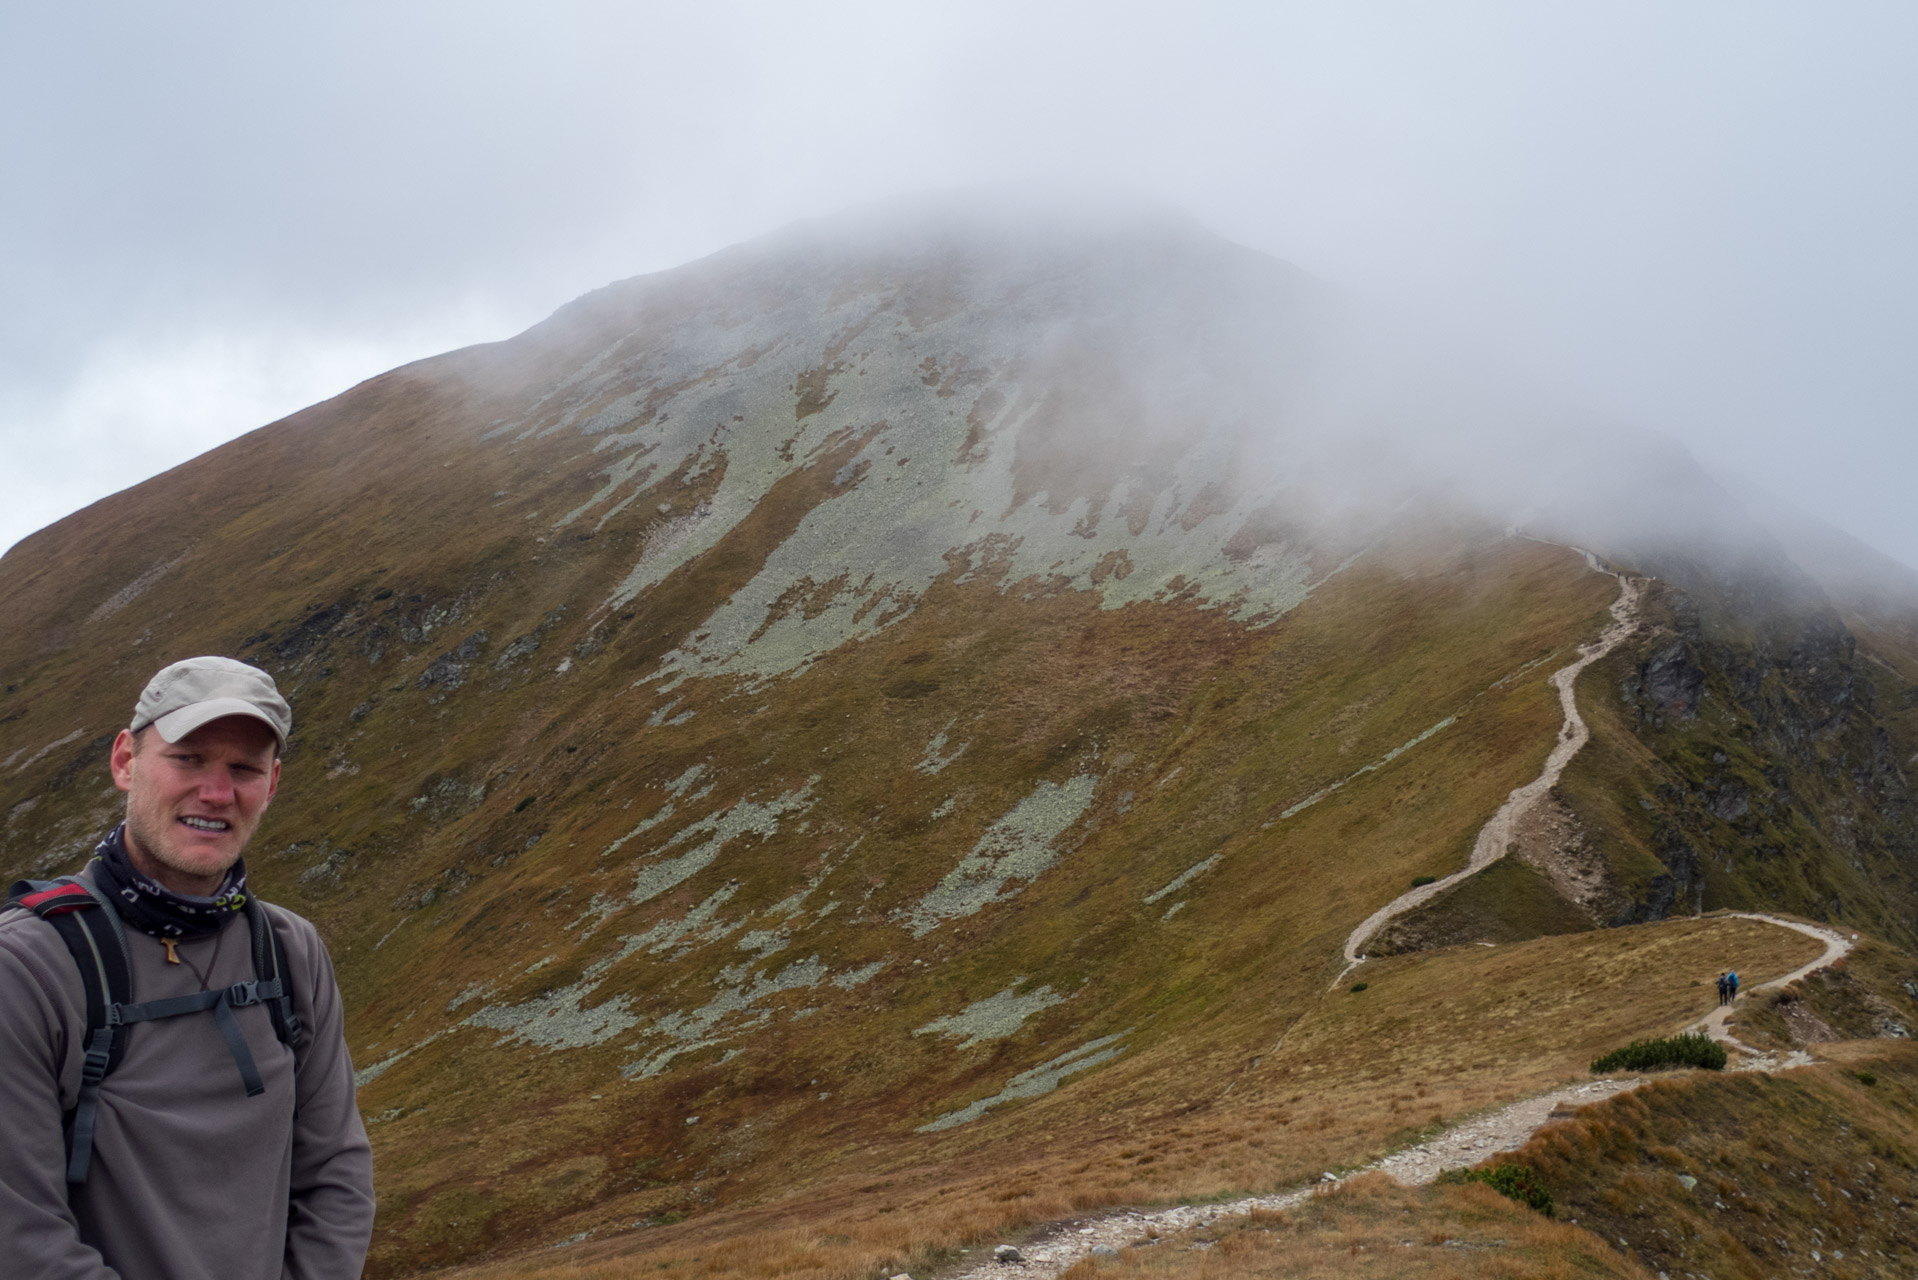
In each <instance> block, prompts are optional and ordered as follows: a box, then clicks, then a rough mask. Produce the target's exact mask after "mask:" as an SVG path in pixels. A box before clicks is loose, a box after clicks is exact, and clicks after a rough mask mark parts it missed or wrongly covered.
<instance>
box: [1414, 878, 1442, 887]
mask: <svg viewBox="0 0 1918 1280" xmlns="http://www.w3.org/2000/svg"><path fill="white" fill-rule="evenodd" d="M1437 883H1438V877H1437V876H1413V877H1412V887H1413V888H1414V889H1418V888H1422V887H1423V886H1425V885H1428V884H1437Z"/></svg>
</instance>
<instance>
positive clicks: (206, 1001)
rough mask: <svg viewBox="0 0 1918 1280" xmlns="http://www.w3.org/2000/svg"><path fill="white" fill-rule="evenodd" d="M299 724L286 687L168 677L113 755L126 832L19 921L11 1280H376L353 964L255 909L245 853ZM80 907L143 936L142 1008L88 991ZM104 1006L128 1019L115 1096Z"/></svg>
mask: <svg viewBox="0 0 1918 1280" xmlns="http://www.w3.org/2000/svg"><path fill="white" fill-rule="evenodd" d="M291 728H292V712H291V710H290V709H289V708H288V707H287V704H286V702H285V700H284V699H282V698H281V697H280V693H279V690H278V688H276V687H275V685H274V683H273V678H272V677H271V676H269V675H267V674H266V672H264V671H260V670H258V669H257V668H254V667H250V666H247V665H246V664H245V663H241V662H235V661H233V660H232V659H229V658H190V659H188V660H186V661H185V662H176V663H174V664H173V665H172V666H170V667H167V668H166V669H165V670H164V671H161V672H160V673H159V674H158V675H156V676H155V677H154V678H153V680H152V682H151V683H149V684H148V685H147V687H146V690H145V692H143V693H142V694H141V695H140V700H139V703H138V704H137V705H136V707H135V709H134V714H133V722H132V723H131V724H130V725H129V726H128V727H127V728H126V729H124V730H122V731H121V732H120V734H119V736H118V737H117V738H116V739H115V740H114V743H113V751H112V757H111V767H112V771H113V781H114V784H115V785H116V786H118V787H119V788H120V789H121V790H122V791H124V792H126V821H125V822H124V823H122V824H121V825H120V826H119V827H117V828H115V829H114V831H113V832H111V833H110V834H109V835H108V836H107V837H106V838H105V839H104V840H102V841H101V842H100V844H99V847H98V848H97V850H96V851H95V856H94V859H93V860H92V861H91V862H90V863H88V864H87V867H86V869H85V870H84V871H83V872H82V873H81V875H80V876H79V877H77V878H76V879H77V880H78V881H80V882H82V885H83V887H76V886H75V885H60V886H56V887H54V888H51V889H44V888H43V889H41V890H39V892H38V893H36V894H33V895H29V896H27V897H26V898H25V899H24V901H25V902H26V903H27V904H29V905H30V906H31V907H32V909H31V910H28V909H22V908H15V909H11V910H5V911H0V1118H3V1120H0V1122H3V1123H4V1126H5V1136H4V1138H0V1274H5V1275H7V1276H21V1277H29V1276H30V1277H33V1278H34V1280H188V1278H189V1277H191V1278H192V1280H271V1278H272V1277H276V1276H279V1277H287V1278H289V1280H354V1278H356V1277H358V1276H359V1274H360V1271H361V1269H362V1267H363V1265H364V1262H365V1257H366V1246H367V1242H368V1239H369V1238H370V1236H371V1234H372V1225H373V1188H372V1175H373V1165H372V1154H371V1150H370V1148H369V1147H368V1145H367V1141H366V1130H365V1128H364V1127H363V1126H362V1125H361V1123H360V1117H359V1111H358V1108H357V1107H356V1105H355V1102H354V1096H353V1067H352V1063H351V1062H350V1061H349V1060H348V1058H347V1051H346V1041H345V1038H344V1033H343V1023H342V1014H341V1008H340V993H339V987H338V985H337V984H336V982H335V981H334V977H333V967H332V962H331V960H330V959H329V958H328V956H327V953H326V948H325V946H324V945H323V944H322V943H321V942H320V939H319V935H318V934H317V933H316V932H315V931H314V929H313V926H312V925H311V924H309V923H308V922H307V921H305V920H303V919H301V918H300V917H299V916H296V915H294V914H292V913H291V912H288V911H283V910H281V909H279V908H277V907H265V906H263V904H251V905H249V903H248V894H247V892H246V866H245V863H244V862H242V861H241V857H240V855H241V853H242V851H243V850H244V849H245V848H246V844H247V841H248V840H249V839H250V838H251V837H252V835H253V832H254V830H255V828H257V827H258V825H259V822H260V817H261V815H262V814H264V813H265V812H266V808H267V805H268V804H269V803H270V802H271V801H272V799H273V796H274V793H275V792H276V791H277V790H278V788H279V781H280V754H281V752H282V750H283V749H284V748H285V746H286V738H287V734H288V732H289V731H290V730H291ZM109 903H110V904H111V907H112V913H111V916H110V915H109V911H108V907H107V905H106V904H109ZM262 909H263V914H255V913H261V912H262ZM61 913H67V914H70V915H72V916H74V917H80V916H85V917H87V921H86V923H87V924H88V927H90V928H93V930H94V932H93V933H92V934H89V935H88V936H97V937H99V938H101V939H104V940H105V941H106V943H108V944H111V943H112V939H113V935H114V934H116V933H117V934H120V935H123V937H124V943H123V944H119V945H123V946H124V948H125V954H126V958H127V966H126V968H127V971H128V973H129V975H130V979H131V991H132V994H131V995H130V996H128V997H126V998H125V999H126V1000H127V1001H128V1003H124V1004H122V1003H119V1002H118V1001H117V1000H116V1001H103V998H102V996H101V995H100V993H99V991H98V990H94V991H89V988H88V985H87V981H86V977H85V975H83V972H82V969H83V964H82V962H81V961H80V960H79V959H78V958H77V957H76V954H70V950H72V949H73V947H74V946H76V945H77V944H70V943H68V942H67V941H66V940H65V939H66V936H67V934H65V933H63V932H62V931H61V929H59V928H56V925H60V926H62V928H64V929H66V930H68V931H71V930H72V929H73V928H74V927H75V926H74V925H73V924H72V922H70V921H69V922H62V921H59V920H58V919H56V917H57V916H58V915H59V914H61ZM108 924H111V925H113V926H114V927H113V928H112V929H108V928H105V927H104V926H105V925H108ZM268 925H270V929H268V928H266V927H264V926H268ZM96 926H97V927H96ZM85 950H86V949H85V948H84V947H79V948H78V951H79V953H81V954H84V953H85ZM263 963H264V965H265V966H266V967H268V968H280V969H281V970H282V972H281V973H280V974H279V975H278V977H279V979H280V980H279V981H277V982H276V981H270V980H269V975H268V974H267V973H265V972H261V971H260V970H261V967H262V964H263ZM99 972H101V971H100V970H99V969H97V968H96V969H95V970H94V975H95V976H94V983H95V986H96V987H97V986H98V985H99V984H100V981H101V980H100V979H99V978H98V976H97V975H98V974H99ZM202 993H204V994H202ZM282 997H283V998H284V999H282ZM89 999H91V1000H93V1002H94V1004H95V1006H96V1009H97V1008H98V1007H103V1005H104V1004H106V1003H111V1004H113V1005H114V1007H116V1008H118V1009H119V1010H121V1012H122V1013H123V1014H125V1015H126V1018H127V1021H126V1022H125V1023H124V1024H123V1026H122V1028H121V1029H120V1031H119V1032H118V1033H117V1034H121V1035H123V1036H124V1041H123V1046H122V1048H121V1051H120V1056H119V1057H118V1058H117V1061H116V1063H115V1065H113V1067H112V1068H111V1070H110V1071H109V1072H108V1073H107V1074H106V1076H105V1078H104V1079H103V1080H98V1081H97V1083H90V1081H91V1079H92V1078H91V1077H89V1076H88V1075H87V1070H88V1067H87V1061H86V1059H87V1050H88V1048H89V1046H90V1045H91V1044H93V1043H94V1041H93V1038H92V1036H90V1034H89V1021H88V1002H89ZM135 1002H137V1003H135ZM103 1020H104V1019H103ZM101 1043H104V1034H102V1037H101ZM100 1056H101V1059H102V1061H104V1054H101V1055H100ZM236 1067H237V1068H238V1070H237V1071H236ZM89 1094H91V1095H92V1096H91V1097H89V1096H88V1095H89ZM89 1128H90V1133H89V1132H86V1131H87V1130H88V1129H89ZM76 1174H77V1175H78V1176H76Z"/></svg>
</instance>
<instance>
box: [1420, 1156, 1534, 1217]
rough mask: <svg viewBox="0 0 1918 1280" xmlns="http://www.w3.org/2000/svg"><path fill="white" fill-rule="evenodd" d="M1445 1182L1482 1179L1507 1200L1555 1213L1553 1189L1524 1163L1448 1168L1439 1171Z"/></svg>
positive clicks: (1481, 1180) (1477, 1180)
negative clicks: (1474, 1167)
mask: <svg viewBox="0 0 1918 1280" xmlns="http://www.w3.org/2000/svg"><path fill="white" fill-rule="evenodd" d="M1438 1180H1439V1181H1440V1182H1443V1183H1461V1182H1482V1183H1484V1184H1485V1185H1486V1186H1488V1187H1490V1188H1491V1189H1492V1190H1494V1191H1496V1192H1498V1193H1499V1194H1500V1195H1502V1196H1504V1197H1505V1198H1506V1199H1507V1200H1516V1201H1518V1202H1519V1203H1520V1204H1522V1205H1524V1206H1525V1207H1526V1208H1528V1209H1534V1210H1536V1211H1538V1212H1539V1213H1542V1214H1544V1215H1545V1216H1546V1217H1548V1218H1549V1217H1551V1216H1552V1214H1553V1207H1552V1193H1551V1192H1550V1191H1547V1190H1546V1189H1545V1184H1544V1183H1543V1182H1541V1181H1539V1177H1538V1174H1537V1173H1535V1172H1533V1171H1532V1170H1531V1169H1528V1168H1526V1167H1525V1166H1524V1165H1522V1164H1497V1165H1493V1166H1492V1167H1491V1168H1489V1169H1447V1170H1446V1171H1445V1172H1444V1173H1441V1174H1440V1175H1439V1178H1438Z"/></svg>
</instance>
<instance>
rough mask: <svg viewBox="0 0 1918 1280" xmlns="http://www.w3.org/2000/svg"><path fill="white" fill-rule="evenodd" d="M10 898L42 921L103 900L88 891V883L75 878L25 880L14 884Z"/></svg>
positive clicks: (16, 904) (13, 902) (93, 905)
mask: <svg viewBox="0 0 1918 1280" xmlns="http://www.w3.org/2000/svg"><path fill="white" fill-rule="evenodd" d="M23 890H24V892H23ZM7 901H8V903H10V904H11V905H14V906H19V907H24V908H26V909H27V910H28V911H31V912H33V914H34V915H36V916H39V917H40V918H41V919H42V920H44V919H46V918H47V917H48V916H53V915H60V914H62V913H64V912H68V911H81V910H84V909H86V908H87V907H97V906H99V905H100V900H99V899H98V898H96V897H94V896H93V895H92V894H91V893H88V892H87V887H86V886H85V885H83V884H80V883H78V882H76V881H73V880H54V881H44V880H22V881H20V882H18V883H17V884H15V885H14V886H13V890H12V892H10V893H9V894H8V895H7Z"/></svg>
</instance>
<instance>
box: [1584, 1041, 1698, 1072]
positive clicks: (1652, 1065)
mask: <svg viewBox="0 0 1918 1280" xmlns="http://www.w3.org/2000/svg"><path fill="white" fill-rule="evenodd" d="M1669 1067H1702V1068H1704V1069H1705V1070H1707V1071H1723V1070H1724V1069H1725V1046H1724V1045H1722V1044H1720V1043H1718V1041H1716V1040H1714V1039H1712V1038H1711V1037H1710V1036H1708V1035H1702V1034H1691V1033H1688V1034H1685V1035H1677V1036H1665V1037H1662V1038H1657V1039H1652V1040H1634V1041H1632V1042H1631V1043H1630V1044H1628V1045H1626V1046H1625V1047H1624V1048H1623V1049H1614V1050H1612V1051H1611V1052H1610V1053H1607V1054H1603V1055H1601V1056H1600V1057H1598V1058H1595V1059H1593V1061H1592V1071H1593V1073H1594V1074H1596V1075H1604V1074H1606V1073H1608V1072H1612V1071H1663V1070H1665V1069H1666V1068H1669Z"/></svg>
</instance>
